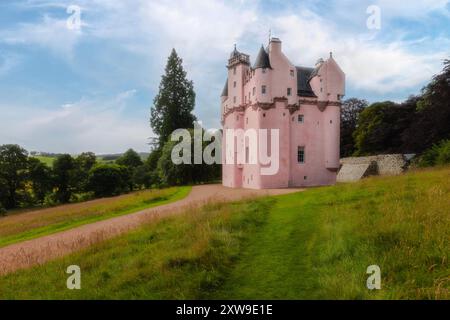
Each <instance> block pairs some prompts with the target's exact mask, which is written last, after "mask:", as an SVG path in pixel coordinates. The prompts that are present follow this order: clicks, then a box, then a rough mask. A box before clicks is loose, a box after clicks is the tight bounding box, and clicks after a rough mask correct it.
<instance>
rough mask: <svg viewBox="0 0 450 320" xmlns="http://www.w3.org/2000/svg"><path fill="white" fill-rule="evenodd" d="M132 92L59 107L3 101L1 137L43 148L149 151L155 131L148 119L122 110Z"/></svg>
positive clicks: (0, 123) (56, 149) (3, 139)
mask: <svg viewBox="0 0 450 320" xmlns="http://www.w3.org/2000/svg"><path fill="white" fill-rule="evenodd" d="M132 92H133V91H132V90H131V91H127V92H121V93H118V94H117V95H116V96H114V97H111V98H110V99H105V98H100V97H97V98H95V97H94V98H82V99H81V100H79V101H76V102H72V103H65V104H63V105H62V106H60V107H59V108H56V109H44V110H42V109H41V110H39V109H36V108H30V107H28V106H11V105H0V113H1V114H2V115H3V116H2V117H1V118H0V127H1V128H2V129H1V130H0V141H9V142H10V143H20V144H22V145H23V146H24V147H26V148H29V150H39V151H45V150H53V151H58V152H71V153H79V152H82V151H86V150H92V151H95V152H97V153H112V152H118V151H124V150H126V149H128V148H130V147H132V148H135V149H136V150H139V151H145V150H147V149H148V146H147V142H148V140H147V138H148V137H150V136H152V135H153V134H152V132H151V129H150V127H149V125H148V122H147V121H142V117H140V116H139V115H136V116H131V117H130V116H124V115H123V114H122V112H121V110H123V107H124V106H126V105H128V104H127V101H128V99H129V98H131V96H132V94H133V93H132ZM18 121H20V123H21V125H20V126H17V123H18Z"/></svg>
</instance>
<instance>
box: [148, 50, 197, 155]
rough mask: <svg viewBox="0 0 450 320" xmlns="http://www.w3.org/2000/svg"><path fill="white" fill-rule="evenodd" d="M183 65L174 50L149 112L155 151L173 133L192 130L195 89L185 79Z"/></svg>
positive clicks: (190, 82) (191, 83)
mask: <svg viewBox="0 0 450 320" xmlns="http://www.w3.org/2000/svg"><path fill="white" fill-rule="evenodd" d="M182 62H183V61H182V59H181V58H180V57H179V56H178V54H177V52H176V51H175V49H173V50H172V53H171V54H170V56H169V58H168V61H167V65H166V69H165V74H164V75H163V76H162V79H161V83H160V85H159V92H158V94H157V95H156V97H155V99H154V103H153V107H152V108H151V116H150V124H151V127H152V128H153V132H154V133H156V134H157V135H158V148H162V146H163V145H164V143H165V142H166V141H167V140H168V139H169V137H170V135H171V133H172V132H173V131H174V130H175V129H179V128H185V129H187V128H193V126H194V121H195V116H194V115H193V114H192V111H193V110H194V106H195V92H194V85H193V82H192V81H189V80H188V79H187V78H186V71H184V69H183V65H182Z"/></svg>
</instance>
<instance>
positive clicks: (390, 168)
mask: <svg viewBox="0 0 450 320" xmlns="http://www.w3.org/2000/svg"><path fill="white" fill-rule="evenodd" d="M407 159H408V160H410V159H411V157H405V156H404V155H403V154H383V155H377V156H368V157H349V158H342V159H341V167H340V169H339V172H338V175H337V181H338V182H349V181H357V180H360V179H362V178H364V177H368V176H373V175H397V174H401V173H402V172H404V171H405V170H406V169H407V167H408V164H409V161H408V160H407Z"/></svg>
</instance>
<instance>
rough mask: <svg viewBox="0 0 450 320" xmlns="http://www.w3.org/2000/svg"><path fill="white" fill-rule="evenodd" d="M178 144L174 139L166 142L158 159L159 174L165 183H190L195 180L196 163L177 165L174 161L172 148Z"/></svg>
mask: <svg viewBox="0 0 450 320" xmlns="http://www.w3.org/2000/svg"><path fill="white" fill-rule="evenodd" d="M176 144H177V142H174V141H168V142H166V144H165V145H164V147H163V149H162V153H161V157H160V158H159V160H158V174H159V178H160V179H161V182H162V184H163V185H168V186H176V185H183V184H190V183H192V181H193V179H192V178H193V177H192V174H193V169H194V168H193V167H194V165H192V164H180V165H176V164H174V163H173V162H172V149H173V147H174V146H175V145H176Z"/></svg>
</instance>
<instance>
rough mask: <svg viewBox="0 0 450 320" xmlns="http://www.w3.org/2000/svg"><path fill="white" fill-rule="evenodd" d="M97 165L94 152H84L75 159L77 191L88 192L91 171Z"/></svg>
mask: <svg viewBox="0 0 450 320" xmlns="http://www.w3.org/2000/svg"><path fill="white" fill-rule="evenodd" d="M96 163H97V157H96V156H95V153H93V152H83V153H81V154H80V155H79V156H78V157H77V158H76V159H75V166H76V171H77V172H76V180H77V186H76V187H77V190H78V191H80V192H85V191H87V183H88V178H89V171H90V170H91V169H92V167H93V166H94V165H95V164H96Z"/></svg>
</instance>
